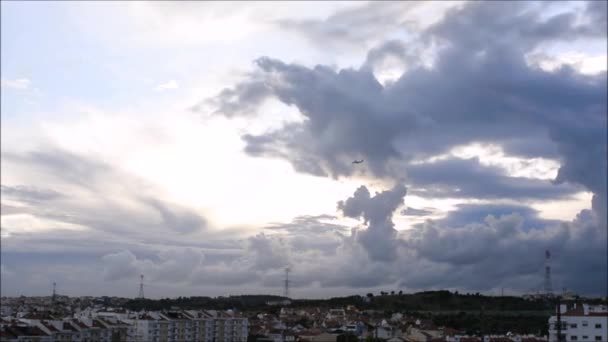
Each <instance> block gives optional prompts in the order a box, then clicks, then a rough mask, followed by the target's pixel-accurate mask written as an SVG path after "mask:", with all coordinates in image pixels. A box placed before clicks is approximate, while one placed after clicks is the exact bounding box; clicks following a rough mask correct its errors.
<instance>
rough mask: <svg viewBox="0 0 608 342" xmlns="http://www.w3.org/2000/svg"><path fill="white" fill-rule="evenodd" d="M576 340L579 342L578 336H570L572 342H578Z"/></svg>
mask: <svg viewBox="0 0 608 342" xmlns="http://www.w3.org/2000/svg"><path fill="white" fill-rule="evenodd" d="M576 340H578V336H576V335H573V336H570V341H576Z"/></svg>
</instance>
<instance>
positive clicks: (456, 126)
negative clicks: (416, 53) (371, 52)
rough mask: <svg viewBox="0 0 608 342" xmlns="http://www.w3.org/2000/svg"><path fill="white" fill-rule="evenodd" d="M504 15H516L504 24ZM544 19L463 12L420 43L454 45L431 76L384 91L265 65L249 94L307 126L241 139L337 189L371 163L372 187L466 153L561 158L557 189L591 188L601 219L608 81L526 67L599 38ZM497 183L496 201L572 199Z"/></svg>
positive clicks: (564, 18) (405, 78) (526, 13)
mask: <svg viewBox="0 0 608 342" xmlns="http://www.w3.org/2000/svg"><path fill="white" fill-rule="evenodd" d="M541 7H542V6H541ZM507 10H509V11H508V12H509V13H511V15H508V16H505V15H499V13H503V14H504V13H506V12H505V11H507ZM540 13H541V9H529V8H528V7H527V6H526V5H525V4H520V3H499V4H494V3H484V2H474V3H471V4H468V5H467V6H465V7H464V8H463V9H461V10H458V11H456V12H454V13H452V14H451V15H449V16H448V17H447V18H446V19H445V20H444V21H441V22H440V23H438V24H437V25H435V26H432V27H431V28H430V29H429V30H428V31H426V32H423V33H422V36H423V38H425V39H429V40H438V41H445V42H448V43H450V44H449V45H447V46H446V47H444V48H442V49H441V50H439V52H438V57H437V60H436V62H435V65H434V67H433V68H431V69H429V68H427V67H424V66H422V65H417V66H415V67H412V68H409V69H408V70H407V71H406V72H405V73H404V74H403V75H402V76H401V78H400V79H399V80H398V81H396V82H395V83H393V84H392V85H390V86H388V87H382V85H380V84H379V83H378V81H377V80H376V79H375V77H374V76H373V74H372V73H371V71H370V70H369V68H362V69H359V70H354V69H344V70H339V71H337V72H336V71H333V70H332V69H330V68H328V67H325V66H316V67H314V68H312V69H309V68H305V67H302V66H298V65H294V64H286V63H283V62H281V61H278V60H274V59H271V58H261V59H259V60H258V61H257V65H258V67H259V73H257V74H256V76H255V78H253V79H252V80H250V81H249V82H250V83H249V84H256V87H259V86H260V84H263V85H264V86H265V87H267V89H270V92H271V93H272V95H273V96H275V97H277V98H278V99H279V100H281V101H282V102H284V103H285V104H288V105H295V106H296V107H298V109H299V110H300V112H301V113H302V114H303V115H304V116H305V117H306V118H307V120H305V121H304V122H303V123H298V124H290V125H287V126H285V127H283V128H281V129H278V130H276V131H272V132H268V133H265V134H261V135H251V134H247V135H245V136H243V139H244V140H245V142H246V143H247V147H246V151H247V152H248V153H250V154H252V155H257V156H273V157H281V158H285V159H287V160H289V161H290V162H291V163H292V164H293V165H294V167H295V168H296V170H298V171H300V172H306V173H312V174H315V175H330V176H333V177H337V176H344V175H350V174H352V173H353V172H354V170H355V169H354V168H353V167H352V165H350V164H349V163H350V161H351V160H353V159H355V158H364V159H365V160H366V166H365V167H367V168H368V169H369V171H370V172H371V173H372V174H373V175H376V176H387V175H390V176H392V177H401V176H402V175H403V174H404V173H407V172H408V170H409V167H406V168H405V169H403V170H394V169H392V170H390V171H389V169H388V167H387V165H388V163H389V162H390V161H392V160H400V161H405V162H407V161H408V160H411V159H412V158H422V157H428V156H431V155H434V154H439V153H445V152H446V151H447V150H449V149H450V148H451V147H453V146H455V145H463V144H468V143H471V142H489V143H493V144H498V145H503V144H504V145H505V146H506V147H507V148H511V149H512V150H515V149H519V150H520V152H521V153H522V154H526V155H531V154H532V153H531V151H534V152H535V153H536V155H535V156H536V157H556V153H555V151H556V150H557V156H558V159H560V161H562V168H561V169H560V176H559V177H558V181H559V182H561V181H569V182H571V183H577V184H582V185H584V186H585V187H586V188H587V189H588V190H590V191H593V192H594V193H596V194H598V197H599V199H598V200H597V201H596V202H598V203H599V204H598V207H599V208H602V207H605V205H603V203H605V202H606V201H605V195H604V192H605V191H603V190H604V189H605V185H604V184H605V177H604V175H605V173H606V165H605V162H604V161H605V155H606V116H605V112H606V96H605V94H606V90H607V89H606V82H605V79H606V74H605V73H602V74H600V75H591V76H587V75H582V74H579V73H578V72H576V71H575V70H574V69H572V68H569V67H563V68H561V69H558V70H556V71H553V72H548V71H544V70H542V69H539V68H537V67H534V66H529V65H528V64H527V63H526V60H525V53H526V52H529V51H530V49H532V48H533V47H535V46H536V45H537V44H539V43H542V42H545V41H548V40H569V39H573V38H576V37H579V38H581V37H591V38H593V37H596V36H597V35H596V33H593V32H591V31H593V30H592V26H590V25H586V26H585V25H583V24H575V23H573V22H572V19H571V17H572V15H573V14H572V15H571V14H566V15H559V16H558V17H552V18H549V19H543V18H541V15H540ZM494 17H497V18H498V19H497V20H495V21H494V20H492V19H491V18H494ZM563 23H566V24H567V25H565V26H564V25H562V24H563ZM486 25H487V29H486V28H485V27H486ZM478 27H484V30H479V29H478ZM511 28H512V29H511ZM490 36H491V37H494V38H496V39H488V37H490ZM524 36H526V37H527V38H524ZM396 48H398V47H396ZM240 87H241V88H240ZM239 89H240V90H239ZM234 91H235V92H233V93H231V99H232V100H234V101H232V102H230V105H231V106H235V105H238V104H240V106H245V107H246V106H249V104H248V103H247V101H246V98H247V96H246V94H247V92H246V91H244V90H243V89H242V85H237V87H236V88H234ZM238 92H241V93H242V94H244V95H243V96H242V98H241V96H239V95H238V94H237V93H238ZM221 97H222V96H220V98H221ZM532 138H536V139H537V140H539V143H538V144H530V145H529V148H528V149H526V147H525V146H522V145H521V144H519V145H518V144H517V142H519V141H532ZM598 160H599V161H601V162H600V165H598V163H597V161H598ZM459 166H460V167H467V166H468V165H467V164H466V163H462V164H461V165H459ZM410 167H411V166H410ZM492 171H493V170H491V169H490V170H489V171H487V173H486V175H487V176H488V177H490V174H491V173H492ZM453 173H454V175H456V177H460V176H461V175H462V173H460V172H458V170H454V172H453ZM477 173H478V174H479V173H484V172H483V171H480V170H477ZM461 178H462V177H461ZM496 178H497V180H496V181H494V182H493V183H495V184H498V185H499V188H498V189H496V190H498V192H499V193H500V195H496V196H504V197H510V196H511V194H509V193H508V192H509V189H507V187H511V186H512V185H516V184H517V186H513V187H512V195H513V196H514V197H515V198H517V197H520V196H524V197H525V196H532V194H533V193H534V191H536V190H542V191H540V196H541V198H547V197H550V196H552V195H555V196H560V195H565V194H567V193H569V192H570V191H571V189H569V190H564V189H565V188H561V189H560V188H556V189H555V190H550V189H549V188H550V187H549V186H546V184H543V182H536V181H532V180H525V179H521V178H520V179H517V178H515V179H513V180H512V181H508V180H507V178H506V177H503V176H500V175H499V174H496ZM472 179H473V177H471V180H470V181H469V183H470V182H471V181H472ZM455 180H458V181H460V180H461V179H460V178H459V179H455ZM446 181H447V180H446ZM501 183H502V184H501ZM527 187H530V188H531V189H529V190H527V189H526V188H527ZM412 190H414V191H415V187H414V186H413V187H412ZM545 190H546V191H547V192H545ZM498 192H497V193H498ZM543 193H546V195H543Z"/></svg>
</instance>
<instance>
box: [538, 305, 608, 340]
mask: <svg viewBox="0 0 608 342" xmlns="http://www.w3.org/2000/svg"><path fill="white" fill-rule="evenodd" d="M559 309H560V312H561V335H562V341H567V342H570V341H586V342H589V341H608V310H607V308H606V306H604V305H597V306H591V305H587V304H574V306H573V307H571V308H568V306H567V305H566V304H562V305H560V307H559ZM557 328H558V325H557V312H556V315H555V316H551V317H550V318H549V342H557V341H558V338H557V337H558V336H557V330H558V329H557Z"/></svg>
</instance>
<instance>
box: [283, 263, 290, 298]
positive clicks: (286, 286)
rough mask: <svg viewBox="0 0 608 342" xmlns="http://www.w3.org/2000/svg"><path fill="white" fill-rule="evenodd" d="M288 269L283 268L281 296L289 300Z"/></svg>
mask: <svg viewBox="0 0 608 342" xmlns="http://www.w3.org/2000/svg"><path fill="white" fill-rule="evenodd" d="M289 271H290V270H289V267H285V289H284V293H283V295H284V296H285V298H289Z"/></svg>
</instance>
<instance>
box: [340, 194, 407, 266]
mask: <svg viewBox="0 0 608 342" xmlns="http://www.w3.org/2000/svg"><path fill="white" fill-rule="evenodd" d="M405 193H406V189H405V186H403V185H400V184H399V185H396V186H395V187H394V188H393V189H391V190H387V191H383V192H380V193H377V194H376V195H375V196H373V197H372V196H371V195H370V193H369V190H368V189H367V188H366V187H365V186H361V187H360V188H358V189H357V191H355V193H354V195H353V196H352V197H349V198H348V199H346V201H340V202H338V209H339V210H341V211H342V213H343V214H344V216H347V217H352V218H359V217H361V216H362V217H363V219H364V223H365V224H366V225H367V229H365V230H357V231H356V232H354V233H353V234H356V239H357V240H358V241H359V242H360V243H361V244H362V245H363V247H365V249H366V250H367V252H368V253H369V256H370V258H371V259H372V260H382V261H391V260H394V259H395V257H396V255H397V252H396V250H397V244H396V240H395V238H396V235H397V230H395V228H394V226H395V225H394V223H393V222H392V220H391V217H392V214H393V213H394V212H395V210H397V208H398V207H399V206H400V205H402V204H403V197H404V196H405Z"/></svg>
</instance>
